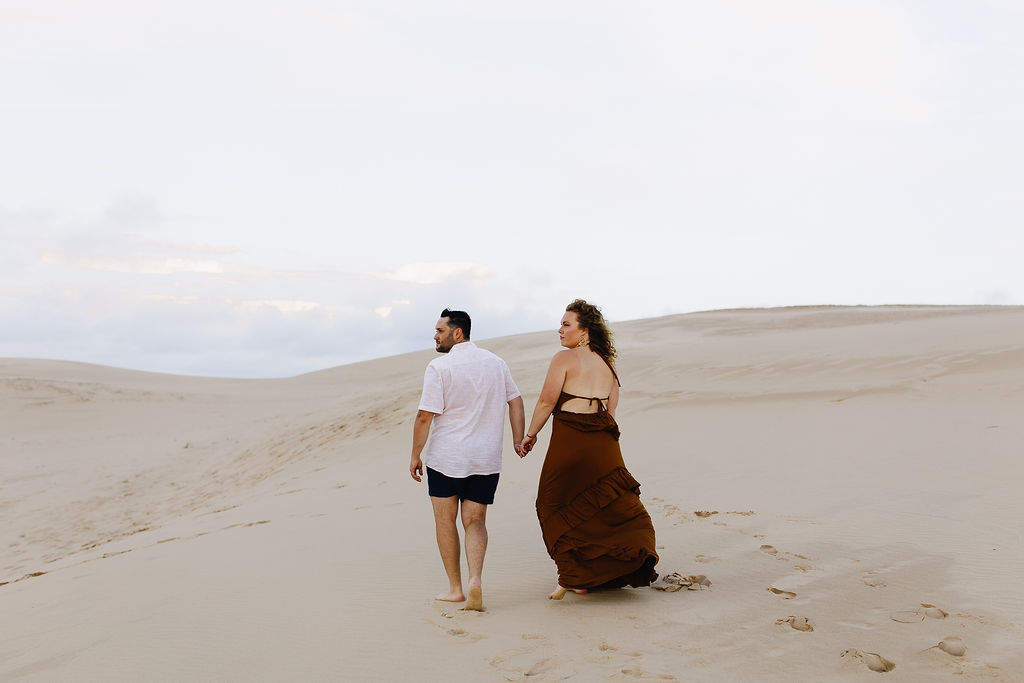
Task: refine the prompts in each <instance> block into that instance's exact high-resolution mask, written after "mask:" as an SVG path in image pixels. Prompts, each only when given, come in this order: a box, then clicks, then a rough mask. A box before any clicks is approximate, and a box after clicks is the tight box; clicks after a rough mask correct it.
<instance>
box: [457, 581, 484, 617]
mask: <svg viewBox="0 0 1024 683" xmlns="http://www.w3.org/2000/svg"><path fill="white" fill-rule="evenodd" d="M462 609H464V610H471V611H473V612H483V611H484V593H483V591H482V590H481V589H480V586H479V584H478V585H473V584H470V586H469V600H467V601H466V606H465V607H463V608H462Z"/></svg>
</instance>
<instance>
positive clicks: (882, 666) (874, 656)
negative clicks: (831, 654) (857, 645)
mask: <svg viewBox="0 0 1024 683" xmlns="http://www.w3.org/2000/svg"><path fill="white" fill-rule="evenodd" d="M839 656H840V657H852V658H853V659H859V660H860V661H861V662H863V663H864V666H866V667H867V668H869V669H871V670H872V671H877V672H878V673H886V672H887V671H892V670H893V669H895V668H896V665H895V664H894V663H893V662H890V661H889V660H888V659H886V658H885V657H883V656H882V655H880V654H878V653H876V652H861V651H860V650H856V649H852V648H851V649H849V650H843V654H841V655H839Z"/></svg>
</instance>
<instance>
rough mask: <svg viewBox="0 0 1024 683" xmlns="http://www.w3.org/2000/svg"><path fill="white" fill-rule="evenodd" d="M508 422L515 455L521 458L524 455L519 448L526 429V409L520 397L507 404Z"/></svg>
mask: <svg viewBox="0 0 1024 683" xmlns="http://www.w3.org/2000/svg"><path fill="white" fill-rule="evenodd" d="M508 422H509V424H510V425H512V444H513V445H514V446H515V449H516V455H518V456H519V457H520V458H521V457H523V456H524V455H526V454H525V453H523V451H522V449H521V448H520V447H519V444H520V443H521V442H522V440H523V432H524V430H525V429H526V408H525V407H524V406H523V397H522V396H516V397H515V398H514V399H512V400H511V401H509V402H508Z"/></svg>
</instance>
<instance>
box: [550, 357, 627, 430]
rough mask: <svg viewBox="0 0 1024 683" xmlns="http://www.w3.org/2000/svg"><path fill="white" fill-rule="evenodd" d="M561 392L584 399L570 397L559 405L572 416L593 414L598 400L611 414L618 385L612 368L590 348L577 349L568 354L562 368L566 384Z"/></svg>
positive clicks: (597, 408) (613, 411)
mask: <svg viewBox="0 0 1024 683" xmlns="http://www.w3.org/2000/svg"><path fill="white" fill-rule="evenodd" d="M562 391H564V392H565V393H567V394H573V395H574V396H580V397H583V398H571V399H569V400H567V401H566V402H565V403H564V404H562V409H563V410H566V411H569V412H573V413H596V412H598V410H599V409H600V407H599V406H598V405H597V404H596V402H595V401H590V400H588V399H591V398H598V399H601V403H602V404H603V406H604V407H605V408H607V409H608V410H609V411H610V412H611V413H612V414H613V415H614V413H615V405H616V404H617V403H618V398H619V385H618V382H617V381H616V379H615V375H614V373H612V369H611V368H610V367H609V366H608V363H606V362H605V361H604V359H603V358H601V356H599V355H598V354H597V353H594V352H593V351H591V350H590V349H586V348H577V349H572V350H571V351H570V356H569V360H568V363H567V364H566V368H565V383H564V384H563V385H562Z"/></svg>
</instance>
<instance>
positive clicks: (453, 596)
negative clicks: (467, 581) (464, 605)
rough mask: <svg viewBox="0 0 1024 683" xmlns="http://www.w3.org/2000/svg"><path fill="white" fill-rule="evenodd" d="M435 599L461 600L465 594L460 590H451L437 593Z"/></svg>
mask: <svg viewBox="0 0 1024 683" xmlns="http://www.w3.org/2000/svg"><path fill="white" fill-rule="evenodd" d="M434 599H435V600H443V601H445V602H462V601H463V600H465V599H466V596H465V595H463V594H462V591H461V590H458V591H452V592H451V593H438V594H437V595H435V596H434Z"/></svg>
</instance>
